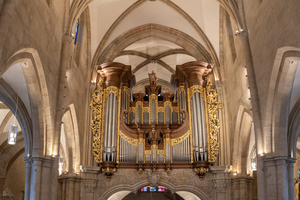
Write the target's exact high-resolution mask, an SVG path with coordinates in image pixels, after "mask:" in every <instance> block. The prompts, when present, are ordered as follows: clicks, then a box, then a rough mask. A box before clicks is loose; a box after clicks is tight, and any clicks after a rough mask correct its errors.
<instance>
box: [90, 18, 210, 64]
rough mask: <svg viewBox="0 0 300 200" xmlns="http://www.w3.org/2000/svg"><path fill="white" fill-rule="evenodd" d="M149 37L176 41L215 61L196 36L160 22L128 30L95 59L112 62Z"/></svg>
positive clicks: (200, 55) (98, 62) (193, 54)
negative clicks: (127, 48) (132, 45)
mask: <svg viewBox="0 0 300 200" xmlns="http://www.w3.org/2000/svg"><path fill="white" fill-rule="evenodd" d="M148 37H157V38H160V39H163V40H167V41H169V42H172V43H175V44H177V45H178V46H181V47H182V48H183V49H185V50H187V51H188V53H189V54H191V55H192V56H193V57H194V58H196V59H197V60H201V61H205V62H209V63H211V62H213V59H212V57H211V55H210V54H209V52H208V51H207V50H206V49H205V47H204V46H203V45H202V44H200V43H199V42H198V41H196V40H195V39H194V38H192V37H191V36H189V35H187V34H185V33H183V32H181V31H179V30H176V29H173V28H170V27H166V26H163V25H159V24H145V25H142V26H139V27H136V28H133V29H131V30H129V31H127V32H126V33H124V34H122V35H120V36H119V37H117V38H116V39H114V40H113V41H112V42H111V43H110V44H109V45H108V46H107V47H106V48H105V49H104V50H103V52H102V53H101V55H99V56H98V57H96V58H94V59H95V60H97V64H102V63H105V62H112V61H113V60H114V58H116V57H117V56H119V54H120V53H121V52H122V51H123V50H124V49H125V48H126V47H127V46H129V45H130V44H132V43H134V42H137V41H139V40H142V39H145V38H148ZM95 55H97V54H95Z"/></svg>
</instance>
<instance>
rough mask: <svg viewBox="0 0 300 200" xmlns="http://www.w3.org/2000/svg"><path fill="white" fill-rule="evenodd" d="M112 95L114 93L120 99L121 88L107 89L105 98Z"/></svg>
mask: <svg viewBox="0 0 300 200" xmlns="http://www.w3.org/2000/svg"><path fill="white" fill-rule="evenodd" d="M110 93H114V95H115V96H116V97H117V98H118V99H119V88H117V87H116V86H110V87H108V88H106V89H105V97H108V96H109V95H110Z"/></svg>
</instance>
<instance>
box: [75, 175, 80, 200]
mask: <svg viewBox="0 0 300 200" xmlns="http://www.w3.org/2000/svg"><path fill="white" fill-rule="evenodd" d="M80 184H81V180H80V179H78V178H77V179H75V183H74V200H80Z"/></svg>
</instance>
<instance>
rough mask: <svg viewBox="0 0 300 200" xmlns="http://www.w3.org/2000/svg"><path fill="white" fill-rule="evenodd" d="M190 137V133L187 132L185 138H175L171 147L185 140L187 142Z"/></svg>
mask: <svg viewBox="0 0 300 200" xmlns="http://www.w3.org/2000/svg"><path fill="white" fill-rule="evenodd" d="M189 135H190V131H187V132H186V133H185V134H184V135H183V136H181V137H178V138H175V139H171V146H174V145H177V144H179V143H181V142H183V141H184V140H186V139H187V138H188V137H189Z"/></svg>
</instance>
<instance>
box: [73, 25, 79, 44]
mask: <svg viewBox="0 0 300 200" xmlns="http://www.w3.org/2000/svg"><path fill="white" fill-rule="evenodd" d="M78 29H79V20H77V24H76V31H75V39H74V43H75V44H76V43H77V38H78Z"/></svg>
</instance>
